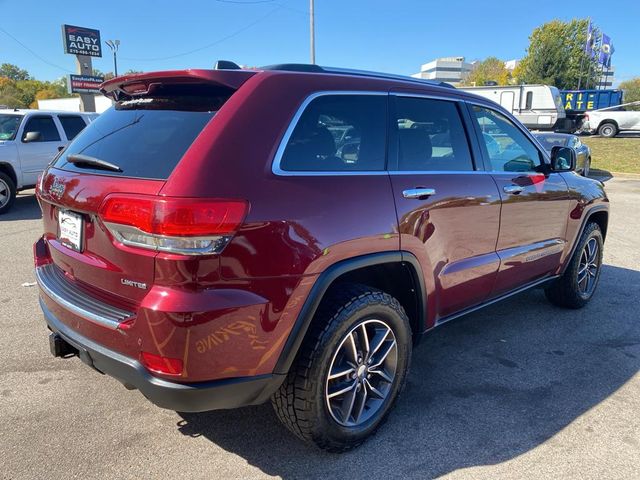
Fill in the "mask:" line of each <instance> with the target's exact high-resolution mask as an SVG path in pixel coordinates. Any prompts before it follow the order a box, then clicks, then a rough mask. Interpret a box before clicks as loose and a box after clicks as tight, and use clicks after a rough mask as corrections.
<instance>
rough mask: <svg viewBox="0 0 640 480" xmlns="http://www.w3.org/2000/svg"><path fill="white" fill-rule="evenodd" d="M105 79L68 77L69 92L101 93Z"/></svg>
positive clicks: (79, 76)
mask: <svg viewBox="0 0 640 480" xmlns="http://www.w3.org/2000/svg"><path fill="white" fill-rule="evenodd" d="M102 82H104V78H103V77H94V76H92V75H68V78H67V90H69V93H100V84H101V83H102Z"/></svg>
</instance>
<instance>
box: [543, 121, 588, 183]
mask: <svg viewBox="0 0 640 480" xmlns="http://www.w3.org/2000/svg"><path fill="white" fill-rule="evenodd" d="M533 136H534V137H536V139H537V140H538V141H539V142H540V143H541V144H542V146H543V147H544V149H545V150H546V151H547V152H548V153H549V154H550V153H551V150H552V149H553V147H569V148H572V149H574V150H575V152H576V159H577V160H576V171H577V172H578V173H580V174H581V175H582V176H584V177H588V176H589V170H590V169H591V149H590V148H589V146H588V145H585V144H584V143H582V141H581V140H580V137H578V136H577V135H571V134H569V133H550V132H533Z"/></svg>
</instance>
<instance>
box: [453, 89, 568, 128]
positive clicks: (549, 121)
mask: <svg viewBox="0 0 640 480" xmlns="http://www.w3.org/2000/svg"><path fill="white" fill-rule="evenodd" d="M460 90H464V91H466V92H469V93H475V94H476V95H480V96H481V97H485V98H488V99H489V100H493V101H494V102H496V103H497V104H499V105H501V106H502V107H504V108H505V109H506V110H508V111H509V112H511V114H512V115H513V116H515V117H516V118H517V119H518V120H520V122H522V123H523V124H524V125H525V126H526V127H527V128H530V129H531V130H553V129H554V128H556V126H557V125H562V124H563V123H564V119H565V116H566V115H565V111H564V106H563V105H562V98H561V97H560V91H559V90H558V89H557V88H556V87H552V86H550V85H516V86H503V87H501V86H485V87H462V88H460Z"/></svg>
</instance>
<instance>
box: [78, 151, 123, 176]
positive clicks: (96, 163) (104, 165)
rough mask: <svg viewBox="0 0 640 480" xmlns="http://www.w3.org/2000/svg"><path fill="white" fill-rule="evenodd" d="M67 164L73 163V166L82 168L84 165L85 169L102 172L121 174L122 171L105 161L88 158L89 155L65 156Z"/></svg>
mask: <svg viewBox="0 0 640 480" xmlns="http://www.w3.org/2000/svg"><path fill="white" fill-rule="evenodd" d="M67 162H69V163H73V164H74V165H78V166H82V165H86V166H87V167H94V168H98V169H102V170H111V171H112V172H122V169H121V168H120V167H119V166H117V165H115V164H113V163H111V162H107V161H106V160H100V159H99V158H96V157H90V156H89V155H81V154H79V153H76V154H72V155H67Z"/></svg>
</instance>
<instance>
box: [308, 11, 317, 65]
mask: <svg viewBox="0 0 640 480" xmlns="http://www.w3.org/2000/svg"><path fill="white" fill-rule="evenodd" d="M313 10H314V8H313V0H309V32H310V35H311V39H310V40H311V42H310V43H311V45H310V46H311V52H310V53H311V63H312V64H314V63H316V33H315V19H314V14H313Z"/></svg>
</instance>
